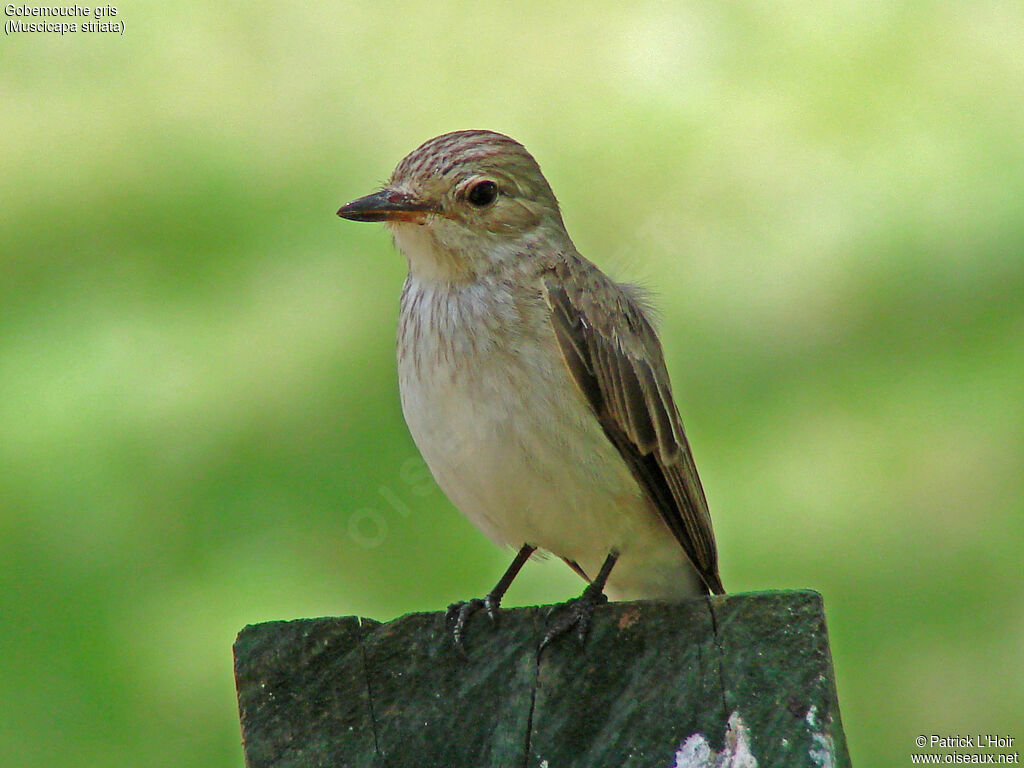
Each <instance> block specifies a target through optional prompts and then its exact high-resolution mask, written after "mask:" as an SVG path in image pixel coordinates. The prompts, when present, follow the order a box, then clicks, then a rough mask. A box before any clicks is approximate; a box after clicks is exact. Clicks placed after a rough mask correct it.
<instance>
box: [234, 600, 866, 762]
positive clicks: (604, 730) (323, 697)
mask: <svg viewBox="0 0 1024 768" xmlns="http://www.w3.org/2000/svg"><path fill="white" fill-rule="evenodd" d="M545 610H546V609H545V608H543V607H539V608H517V609H509V610H505V611H503V612H502V614H501V617H500V621H499V623H498V625H497V626H491V623H490V621H489V620H488V619H487V617H486V615H485V614H478V615H477V616H476V617H474V619H473V620H472V622H471V624H470V628H469V634H468V638H467V643H466V644H467V647H468V655H467V656H462V655H460V654H459V653H458V651H457V650H456V649H455V648H454V647H453V645H452V643H451V641H450V639H449V638H448V637H446V630H445V626H444V614H443V613H419V614H410V615H408V616H403V617H402V618H400V619H396V620H395V621H393V622H391V623H389V624H379V623H377V622H374V621H370V620H367V619H359V618H355V617H348V618H336V619H304V620H299V621H288V622H284V621H282V622H270V623H267V624H258V625H255V626H250V627H246V628H245V629H244V630H242V632H241V633H240V634H239V636H238V640H237V642H236V643H235V675H236V681H237V685H238V702H239V709H240V712H241V720H242V737H243V742H244V748H245V760H246V765H248V766H249V768H312V767H313V766H325V767H326V766H331V767H332V768H333V767H335V766H336V767H337V768H342V767H346V768H348V767H351V768H358V767H361V766H375V767H381V768H383V767H384V766H388V767H389V768H414V767H415V768H432V767H433V766H437V767H438V768H441V767H442V766H443V768H461V767H462V766H466V767H467V768H470V767H471V768H487V767H489V766H495V767H497V766H501V768H509V767H510V766H515V767H516V768H519V767H521V766H529V767H530V768H546V767H547V766H550V767H551V768H569V767H570V766H580V767H581V768H611V767H613V766H638V767H643V768H646V766H651V768H681V767H682V766H686V767H687V768H690V767H692V768H697V767H698V766H699V767H701V768H711V767H712V766H716V767H717V766H723V765H724V766H730V768H739V767H740V766H742V767H743V768H752V766H759V767H760V768H766V767H768V766H786V768H800V766H808V767H809V768H822V767H823V766H834V767H835V768H843V766H849V764H850V759H849V755H848V754H847V750H846V742H845V738H844V736H843V729H842V724H841V723H840V719H839V705H838V702H837V699H836V691H835V683H834V677H833V672H832V660H831V657H830V654H829V648H828V636H827V634H826V630H825V617H824V611H823V607H822V601H821V596H820V595H819V594H817V593H816V592H808V591H800V592H765V593H757V594H739V595H726V596H722V597H710V598H706V599H699V600H692V601H690V602H686V603H662V602H640V603H611V604H608V605H605V606H602V607H600V608H599V609H598V611H597V613H596V614H595V618H594V625H593V628H592V629H591V632H590V636H589V638H588V639H587V643H586V646H585V647H584V648H581V647H580V646H579V644H578V643H577V642H576V640H575V638H574V637H570V636H566V637H562V638H560V639H559V640H557V641H556V642H555V643H554V644H552V645H551V646H549V647H548V648H547V649H545V651H544V653H543V654H542V655H541V656H540V658H539V659H538V655H537V646H538V642H539V640H540V637H541V635H542V633H543V631H544V626H545Z"/></svg>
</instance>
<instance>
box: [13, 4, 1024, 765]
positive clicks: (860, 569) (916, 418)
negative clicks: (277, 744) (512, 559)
mask: <svg viewBox="0 0 1024 768" xmlns="http://www.w3.org/2000/svg"><path fill="white" fill-rule="evenodd" d="M119 11H120V18H121V19H123V20H124V21H125V22H126V34H125V35H124V36H123V37H119V36H111V35H107V36H104V35H100V34H93V35H88V34H86V33H79V34H77V35H71V36H65V37H63V38H61V37H59V36H55V35H45V34H36V35H28V34H23V35H20V36H13V37H5V39H4V40H3V41H2V43H0V126H2V129H0V155H2V157H3V172H2V174H0V200H2V205H0V590H2V591H0V616H2V617H3V631H2V638H3V639H2V641H0V711H3V712H4V713H5V716H4V717H3V718H0V754H2V755H3V758H2V762H3V763H4V765H7V766H12V767H14V766H30V765H31V766H36V765H48V764H60V765H64V766H88V767H89V768H99V767H101V766H117V767H118V768H122V767H123V766H128V765H131V766H136V765H137V766H153V767H154V768H155V767H162V766H172V765H173V766H189V765H195V766H208V765H232V764H234V765H240V764H241V751H240V748H239V746H238V728H237V722H236V719H235V717H236V714H235V709H234V706H235V705H234V696H233V688H232V679H231V658H230V646H231V642H232V640H233V638H234V634H235V633H236V631H237V630H238V629H239V628H240V627H242V626H243V625H244V624H246V623H249V622H256V621H261V620H267V619H276V618H289V617H299V616H313V615H323V614H363V615H369V616H373V617H375V618H378V619H388V618H391V617H394V616H396V615H398V614H401V613H403V612H406V611H412V610H433V609H439V608H442V607H443V606H445V605H446V604H447V603H448V602H449V601H451V600H454V599H457V598H462V597H467V596H471V595H476V594H480V593H482V592H483V591H484V590H486V589H487V588H489V587H490V586H491V583H492V581H493V579H494V578H495V577H496V576H497V574H498V573H500V571H501V569H502V568H503V567H504V564H505V562H506V559H507V555H506V554H505V553H502V552H498V551H497V550H495V549H494V548H493V547H492V546H491V545H490V544H489V543H488V542H486V541H485V540H484V539H483V537H482V536H480V535H479V534H478V533H476V532H475V530H474V529H472V528H471V527H470V526H469V525H468V524H467V523H466V522H465V521H463V520H462V518H461V517H460V516H459V515H458V514H457V512H455V511H454V510H453V509H452V508H451V506H450V505H449V504H448V502H447V501H446V500H445V499H444V498H443V496H442V495H441V494H440V492H439V491H437V490H436V488H435V487H434V486H433V485H432V483H431V482H430V481H429V479H428V478H427V476H426V475H425V469H424V468H423V465H422V463H421V462H420V461H419V459H418V458H417V455H416V452H415V448H414V446H413V445H412V443H411V441H410V439H409V437H408V434H407V433H406V430H405V428H404V425H403V422H402V417H401V413H400V410H399V406H398V399H397V385H396V380H395V372H394V363H393V343H394V342H393V338H394V325H395V317H396V311H397V308H396V303H397V294H398V289H399V285H400V283H401V280H402V277H403V274H404V264H403V263H402V260H401V258H400V257H399V256H397V255H396V254H395V253H393V251H392V249H391V247H390V243H389V242H388V238H387V236H386V234H385V233H384V232H383V231H382V228H380V227H374V226H368V225H355V224H351V223H348V222H342V221H340V220H338V219H336V218H335V217H334V215H333V214H334V210H335V209H336V208H337V207H338V206H339V205H340V204H341V203H343V202H346V201H347V200H348V199H351V198H353V197H356V196H358V195H360V194H363V193H365V192H368V191H370V190H371V189H372V188H373V187H374V186H375V185H376V184H377V183H379V182H380V181H382V180H383V179H384V178H386V177H387V175H388V174H389V173H390V170H391V168H392V167H393V166H394V164H395V163H397V161H398V160H399V159H400V158H401V157H402V156H403V155H404V154H405V153H406V152H407V151H409V150H411V149H412V148H413V147H415V146H416V145H417V144H418V143H419V142H421V141H423V140H425V139H427V138H429V137H431V136H433V135H435V134H437V133H441V132H443V131H447V130H454V129H458V128H470V127H474V128H492V129H495V130H500V131H503V132H506V133H508V134H510V135H512V136H514V137H516V138H518V139H520V140H521V141H523V142H524V143H525V144H526V145H527V147H528V148H529V149H530V150H531V151H532V152H533V153H534V154H535V155H536V156H537V158H538V159H539V161H540V162H541V164H542V166H543V167H544V169H545V171H546V173H547V176H548V178H549V180H550V181H551V183H552V185H553V187H554V189H555V191H556V193H558V194H559V197H560V199H561V201H562V204H563V207H564V212H565V218H566V222H567V224H568V226H569V229H570V232H571V233H572V234H573V236H574V237H575V239H576V243H577V245H578V247H579V248H580V250H581V251H582V252H583V253H584V254H585V255H587V256H589V257H590V258H592V259H593V260H595V261H597V262H598V263H599V264H601V265H602V266H604V267H606V268H607V269H608V270H609V271H611V272H612V273H613V274H615V275H616V276H618V277H620V278H622V279H631V280H640V281H642V282H645V283H647V284H648V285H650V286H651V287H652V288H654V289H655V290H656V293H657V294H658V298H657V301H658V304H659V305H660V307H661V309H662V315H663V316H662V321H661V325H662V329H663V337H664V341H665V347H666V352H667V355H668V357H669V367H670V370H671V372H672V374H673V379H674V383H675V388H676V391H677V396H678V399H679V400H680V403H681V408H682V411H683V416H684V420H685V422H686V424H687V428H688V431H689V434H690V438H691V442H692V443H693V445H694V449H695V453H696V456H697V461H698V465H699V467H700V469H701V473H702V477H703V479H704V484H705V487H706V488H707V491H708V496H709V499H710V502H711V505H712V512H713V514H714V516H715V523H716V530H717V533H718V538H719V548H720V551H721V559H722V573H723V578H724V580H725V583H726V586H727V588H729V589H730V590H734V591H740V590H756V589H763V588H769V587H813V588H816V589H818V590H820V591H821V592H823V593H824V595H825V600H826V607H827V610H828V618H829V622H830V630H831V635H832V647H833V654H834V658H835V662H836V667H837V675H838V684H839V694H840V702H841V706H842V710H843V716H844V721H845V725H846V730H847V734H848V738H849V742H850V745H851V752H852V755H853V759H854V762H855V763H856V764H860V765H873V766H884V765H893V766H896V765H906V764H908V762H909V757H908V755H909V753H910V752H911V751H913V750H914V747H913V738H914V737H915V736H916V735H918V734H921V733H924V734H930V733H978V732H983V733H989V732H991V733H1001V734H1009V735H1014V736H1016V737H1017V739H1018V742H1019V741H1020V739H1022V738H1024V732H1021V731H1020V730H1019V728H1020V722H1021V720H1020V713H1021V712H1022V711H1024V658H1022V650H1021V649H1022V648H1024V599H1022V576H1024V571H1022V566H1021V549H1022V544H1024V516H1022V512H1024V504H1022V498H1024V471H1022V470H1021V465H1022V459H1024V341H1022V339H1024V202H1022V201H1024V98H1022V84H1024V6H1020V5H1017V4H1012V3H1001V2H976V3H952V2H946V3H944V2H914V3H911V2H902V3H900V2H897V3H852V2H841V3H831V4H827V5H825V6H821V7H818V6H814V5H810V4H780V3H738V2H725V3H719V2H700V3H689V4H678V5H677V6H676V7H671V6H670V5H669V4H659V3H633V4H613V3H604V4H601V3H599V4H596V5H594V4H592V5H590V6H588V7H587V10H585V11H583V10H579V9H576V10H572V9H569V8H564V9H563V8H555V7H554V6H552V5H550V4H544V3H538V2H523V3H516V4H508V5H506V6H497V5H495V6H489V7H487V8H482V7H481V6H479V4H471V3H431V4H427V3H423V4H413V3H397V2H395V3H389V2H381V3H359V4H349V3H313V4H305V5H302V6H284V5H280V4H276V5H275V4H255V5H254V4H245V5H242V4H228V5H222V6H220V7H206V6H202V7H196V6H195V5H194V4H186V3H179V2H170V3H160V4H156V3H144V4H140V5H138V6H132V7H120V8H119ZM579 587H580V584H579V583H578V582H577V581H576V580H575V577H573V576H572V575H571V574H569V573H567V572H566V569H565V568H564V567H562V566H560V565H559V564H557V563H547V564H543V565H539V566H533V567H532V568H530V569H528V571H527V572H526V573H524V575H523V578H522V581H521V583H518V584H517V585H516V586H515V587H514V588H513V591H512V593H511V594H510V597H509V602H512V603H514V602H519V603H526V602H536V601H543V602H550V601H555V600H560V599H564V598H567V597H569V596H571V595H573V594H575V593H576V592H577V591H578V589H579ZM1014 729H1017V730H1014Z"/></svg>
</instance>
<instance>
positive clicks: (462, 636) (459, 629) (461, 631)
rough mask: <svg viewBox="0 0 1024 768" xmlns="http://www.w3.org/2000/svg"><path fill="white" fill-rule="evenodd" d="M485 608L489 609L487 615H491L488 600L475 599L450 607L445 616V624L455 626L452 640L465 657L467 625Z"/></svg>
mask: <svg viewBox="0 0 1024 768" xmlns="http://www.w3.org/2000/svg"><path fill="white" fill-rule="evenodd" d="M485 607H486V608H487V613H488V614H490V613H491V609H490V607H489V606H488V605H487V600H486V599H483V600H481V599H480V598H479V597H474V598H473V599H472V600H465V601H462V600H460V601H459V602H457V603H452V604H451V605H449V606H448V612H447V613H446V614H445V624H451V625H453V626H452V630H451V631H452V639H453V640H454V641H455V647H456V648H458V649H459V651H460V652H461V653H462V654H463V655H465V653H466V624H467V623H468V622H469V619H470V617H471V616H472V615H473V614H474V613H476V612H477V611H479V610H480V609H481V608H485ZM492 620H493V617H492Z"/></svg>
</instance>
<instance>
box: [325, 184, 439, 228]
mask: <svg viewBox="0 0 1024 768" xmlns="http://www.w3.org/2000/svg"><path fill="white" fill-rule="evenodd" d="M439 212H440V211H439V209H438V208H437V206H435V205H431V204H429V203H425V202H423V201H422V200H417V199H416V198H415V197H413V196H412V195H410V194H408V193H407V192H396V191H395V190H393V189H382V190H381V191H380V192H374V193H373V194H372V195H367V196H366V197H360V198H359V199H358V200H353V201H352V202H351V203H348V204H347V205H343V206H341V208H339V209H338V215H339V216H341V218H343V219H349V220H351V221H412V222H420V221H422V220H423V218H424V217H425V216H426V215H427V214H428V213H439Z"/></svg>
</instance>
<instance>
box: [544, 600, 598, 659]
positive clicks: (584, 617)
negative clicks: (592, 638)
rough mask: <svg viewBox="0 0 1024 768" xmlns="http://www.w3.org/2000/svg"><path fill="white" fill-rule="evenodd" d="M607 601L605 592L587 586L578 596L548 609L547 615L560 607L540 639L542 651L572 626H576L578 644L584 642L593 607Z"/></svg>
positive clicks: (591, 618) (588, 630)
mask: <svg viewBox="0 0 1024 768" xmlns="http://www.w3.org/2000/svg"><path fill="white" fill-rule="evenodd" d="M591 586H593V585H591ZM607 602H608V597H607V596H606V595H605V594H603V593H602V592H600V591H598V590H595V589H592V588H591V587H587V588H586V590H584V592H583V594H582V595H581V596H580V597H577V598H574V599H572V600H570V601H569V602H567V603H563V604H562V605H559V606H554V607H553V608H551V609H549V611H548V615H549V616H550V615H551V614H552V613H554V612H555V610H556V609H560V611H561V612H560V613H559V614H558V616H557V617H556V619H555V620H554V622H552V624H551V626H549V627H548V631H547V632H545V633H544V638H543V639H542V640H541V641H540V650H542V651H543V650H544V649H545V648H546V647H547V646H548V643H550V642H551V641H552V640H554V639H555V638H558V637H560V636H562V635H564V634H565V633H566V632H569V631H570V630H571V629H573V628H574V627H575V628H576V638H577V639H578V640H579V643H580V645H583V644H584V643H586V641H587V633H588V632H590V625H591V623H592V621H593V618H594V609H595V608H597V606H599V605H604V604H605V603H607Z"/></svg>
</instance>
